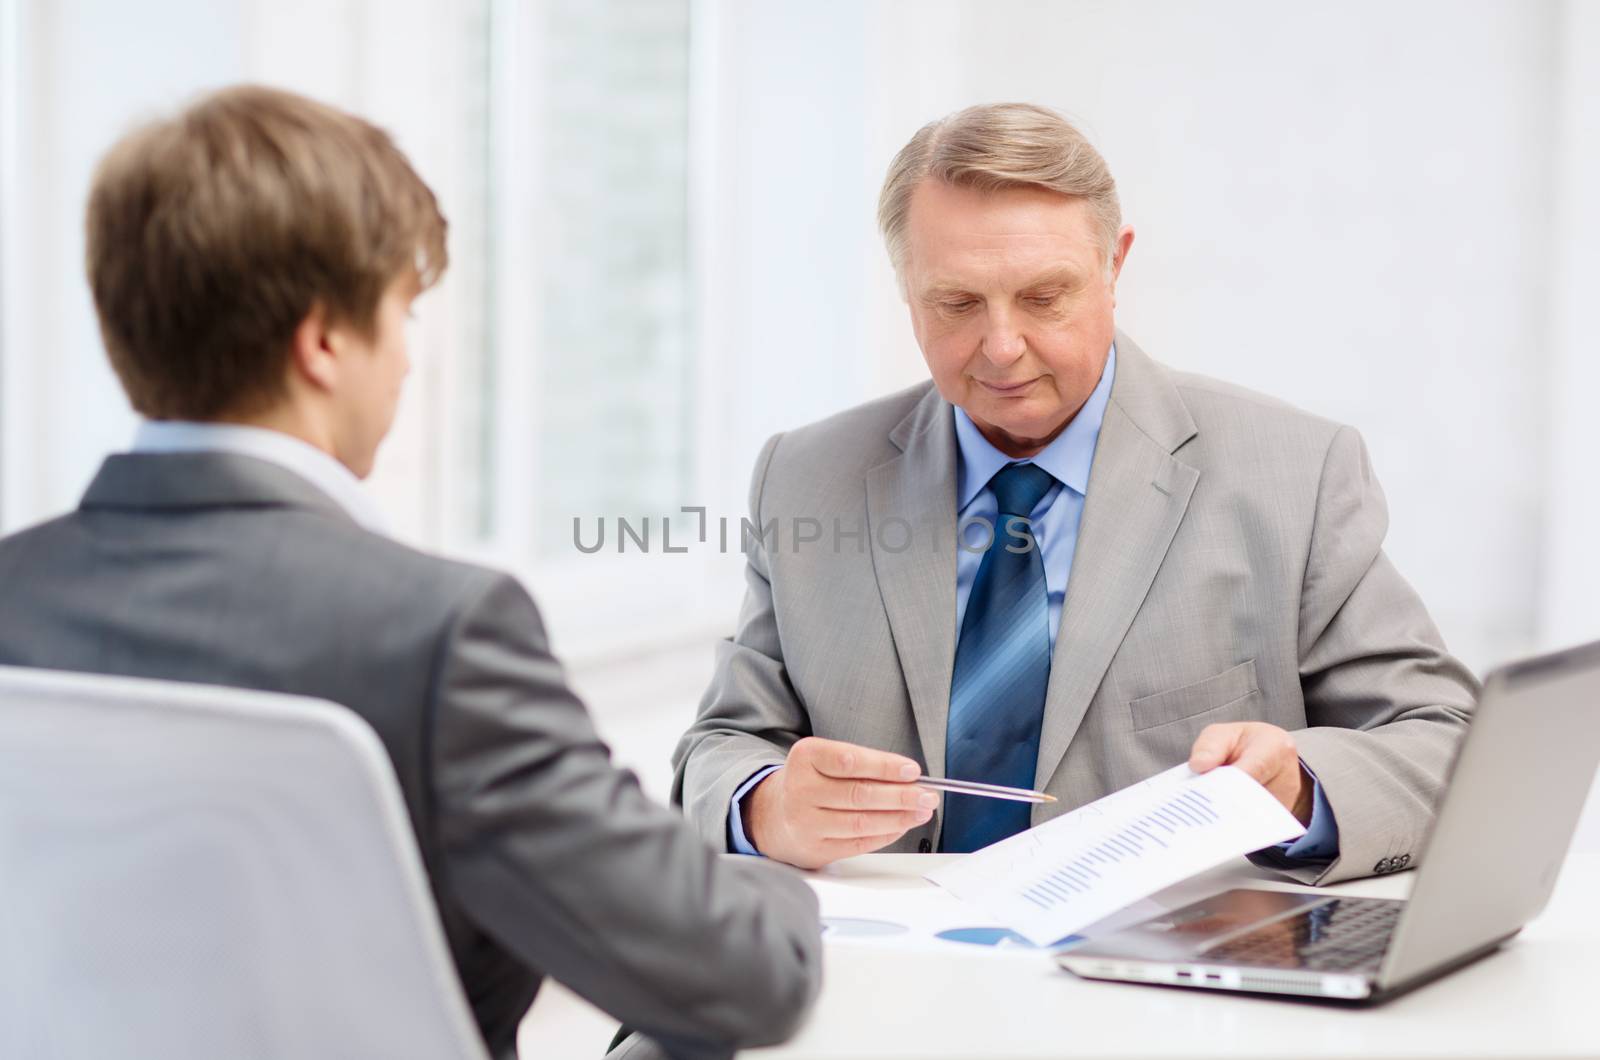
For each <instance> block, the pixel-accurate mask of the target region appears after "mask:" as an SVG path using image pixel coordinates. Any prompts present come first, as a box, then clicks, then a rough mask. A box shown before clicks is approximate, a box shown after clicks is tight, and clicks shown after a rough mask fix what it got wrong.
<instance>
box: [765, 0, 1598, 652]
mask: <svg viewBox="0 0 1600 1060" xmlns="http://www.w3.org/2000/svg"><path fill="white" fill-rule="evenodd" d="M790 18H794V19H797V21H798V19H802V18H803V16H800V14H792V16H790ZM1594 22H1595V14H1594V10H1592V8H1582V5H1573V10H1566V8H1563V6H1560V5H1554V3H1546V5H1526V3H1510V2H1502V3H1470V5H1462V3H1408V5H1392V3H1346V5H1339V6H1338V8H1307V6H1290V5H1274V3H1234V5H1226V6H1224V5H1187V3H1176V2H1174V3H1139V5H1123V3H1070V5H1064V3H1030V2H1024V0H990V2H989V3H981V5H978V3H958V2H954V0H944V2H931V3H930V2H926V0H917V2H910V0H906V2H901V0H894V2H886V3H880V5H875V6H872V24H870V30H869V32H870V40H869V48H867V54H869V59H867V93H866V98H864V101H851V104H850V106H845V107H835V109H832V110H830V115H829V123H830V125H834V126H835V130H837V136H838V139H842V141H853V139H854V138H856V135H858V130H862V128H864V130H866V136H867V151H866V155H867V160H869V165H867V175H861V176H858V178H856V179H870V181H874V183H875V181H877V179H878V175H880V173H882V171H883V167H885V165H886V163H888V159H890V157H891V155H893V152H894V151H896V149H898V147H899V146H901V144H902V143H904V141H906V138H907V136H909V135H910V133H912V131H914V130H915V128H917V126H918V125H920V123H922V122H925V120H928V118H933V117H938V115H941V114H946V112H949V110H954V109H957V107H960V106H965V104H970V102H976V101H994V99H1029V101H1037V102H1045V104H1050V106H1054V107H1058V109H1061V110H1062V112H1066V114H1069V115H1072V117H1074V118H1075V120H1078V122H1080V123H1082V125H1083V128H1085V130H1086V131H1088V133H1090V135H1091V138H1093V139H1094V141H1096V143H1098V146H1099V147H1101V149H1102V152H1104V154H1106V157H1107V160H1109V162H1110V165H1112V170H1114V173H1115V175H1117V178H1118V184H1120V189H1122V195H1123V208H1125V216H1126V219H1128V221H1130V223H1131V224H1133V226H1134V227H1136V231H1138V240H1136V245H1134V251H1133V256H1131V259H1130V264H1128V267H1126V271H1125V272H1123V280H1122V287H1120V291H1118V322H1120V323H1122V325H1123V327H1125V328H1126V330H1128V331H1130V333H1131V335H1133V336H1134V338H1138V339H1139V341H1141V344H1144V346H1146V349H1147V351H1150V352H1152V354H1154V355H1157V357H1160V359H1163V360H1166V362H1170V363H1173V365H1176V367H1182V368H1189V370H1197V371H1206V373H1211V375H1218V376H1222V378H1227V379H1232V381H1235V383H1242V384H1245V386H1253V387H1256V389H1261V391H1266V392H1270V394H1275V395H1280V397H1285V399H1288V400H1291V402H1296V404H1299V405H1302V407H1306V408H1310V410H1314V412H1318V413H1322V415H1326V416H1331V418H1336V420H1341V421H1346V423H1350V424H1355V426H1357V428H1358V429H1360V431H1362V432H1363V436H1365V437H1366V440H1368V445H1370V447H1371V452H1373V458H1374V461H1376V468H1378V472H1379V476H1381V480H1382V482H1384V485H1386V490H1387V493H1389V500H1390V509H1392V528H1390V536H1389V551H1390V554H1392V556H1394V559H1395V562H1397V564H1398V565H1400V568H1402V570H1403V572H1406V575H1408V576H1410V578H1411V580H1413V581H1414V583H1416V586H1418V589H1419V591H1421V594H1422V597H1424V599H1426V600H1427V602H1429V605H1430V608H1432V612H1434V615H1435V620H1437V621H1438V624H1440V626H1442V628H1443V631H1445V634H1446V639H1448V640H1450V642H1451V645H1453V647H1454V648H1456V650H1458V652H1459V653H1461V655H1462V656H1464V658H1466V660H1467V661H1469V663H1470V665H1474V666H1475V668H1478V669H1483V668H1486V666H1488V665H1491V663H1494V661H1499V660H1504V658H1507V656H1510V655H1517V653H1522V652H1526V650H1530V648H1533V647H1538V645H1544V644H1552V642H1560V640H1563V639H1571V637H1576V636H1600V621H1597V620H1600V610H1597V605H1595V599H1597V589H1600V578H1597V576H1595V567H1594V560H1592V559H1589V557H1579V556H1576V552H1587V551H1589V549H1587V548H1586V546H1584V544H1579V541H1592V540H1594V528H1595V525H1597V519H1595V512H1594V511H1592V508H1590V506H1592V504H1594V503H1595V501H1594V500H1592V498H1594V488H1592V487H1594V480H1592V477H1590V474H1592V472H1589V469H1587V466H1581V464H1582V463H1584V461H1582V456H1579V453H1582V452H1584V450H1582V439H1578V437H1571V429H1570V428H1560V431H1562V432H1560V439H1558V440H1555V442H1552V440H1550V437H1547V429H1549V428H1550V424H1557V423H1568V424H1573V426H1578V424H1579V423H1581V420H1579V418H1574V416H1573V413H1571V412H1565V413H1563V412H1562V410H1560V408H1558V404H1566V405H1573V404H1578V402H1582V404H1587V394H1592V392H1594V387H1592V386H1590V387H1587V389H1584V387H1582V386H1579V384H1581V381H1582V379H1584V376H1582V373H1589V371H1592V370H1594V368H1590V367H1587V363H1586V362H1587V360H1589V359H1587V357H1586V355H1584V354H1586V349H1587V347H1586V346H1584V344H1582V339H1581V335H1579V333H1581V322H1579V320H1578V312H1579V311H1578V304H1579V301H1581V298H1582V293H1586V291H1587V290H1592V287H1594V283H1595V280H1597V279H1600V266H1597V264H1595V261H1594V253H1595V251H1594V250H1592V248H1594V245H1595V243H1594V240H1592V239H1578V237H1574V235H1573V231H1574V226H1576V223H1579V221H1584V216H1579V215H1584V211H1589V213H1592V210H1594V207H1592V205H1589V203H1587V202H1584V195H1582V194H1579V192H1578V189H1579V187H1592V186H1595V184H1597V181H1595V179H1594V167H1595V162H1594V151H1595V147H1594V139H1592V136H1590V138H1587V139H1586V138H1584V136H1582V130H1594V114H1592V107H1594V102H1592V99H1594V98H1595V93H1594V83H1592V82H1594V77H1595V74H1594V70H1595V66H1594V62H1592V56H1589V58H1590V62H1589V66H1587V67H1584V66H1582V62H1581V59H1582V58H1584V56H1582V54H1578V53H1576V48H1578V46H1579V45H1576V43H1574V42H1578V40H1589V42H1592V40H1594V37H1595V32H1597V30H1595V26H1594ZM776 38H779V40H789V38H787V37H784V35H781V34H779V35H778V37H776ZM1563 42H1565V43H1563ZM784 46H786V48H787V46H790V45H787V43H786V45H784ZM1560 46H1565V48H1566V50H1568V53H1570V54H1568V67H1566V72H1565V74H1563V72H1562V70H1563V67H1562V66H1560V64H1558V61H1557V59H1558V48H1560ZM1584 46H1586V48H1589V50H1592V48H1594V46H1595V45H1594V43H1587V45H1584ZM781 61H782V62H789V64H797V59H795V58H794V56H787V54H786V56H784V58H782V59H781ZM749 62H750V64H752V66H765V64H766V62H768V59H766V58H765V56H754V58H750V59H749ZM1586 93H1587V94H1586ZM862 102H864V106H862ZM755 106H757V104H755V102H754V101H752V102H747V107H750V109H755ZM816 106H818V107H829V106H830V104H829V99H827V96H819V98H818V101H816ZM1586 107H1587V109H1589V110H1584V109H1586ZM1563 144H1565V146H1563ZM1558 159H1563V162H1562V167H1565V168H1562V173H1563V175H1565V178H1566V179H1565V184H1563V187H1566V189H1568V191H1566V192H1565V199H1563V203H1565V207H1563V208H1565V213H1563V219H1558V221H1557V219H1552V215H1550V202H1552V197H1554V195H1555V194H1557V187H1558V181H1557V179H1555V176H1557V160H1558ZM829 162H830V160H822V162H821V165H827V163H829ZM829 175H830V179H832V173H830V171H829ZM811 176H813V178H814V179H821V178H822V170H821V168H819V167H818V168H813V170H811ZM1586 178H1589V179H1587V181H1586ZM842 205H843V208H845V210H856V208H858V205H856V202H854V199H850V197H846V199H845V200H843V203H842ZM1587 223H1589V224H1594V221H1592V216H1589V218H1587ZM861 239H862V240H864V243H866V245H870V247H872V248H874V250H875V237H874V234H872V232H870V221H867V226H864V231H862V235H861ZM856 259H858V258H856V256H854V255H851V253H842V255H840V261H843V263H854V261H856ZM869 277H870V279H869V283H870V291H869V303H867V307H866V317H867V322H866V328H864V330H862V331H861V341H862V352H864V355H866V357H869V359H870V360H872V362H874V363H875V365H877V370H875V373H874V376H872V386H874V387H877V389H882V391H886V389H890V387H893V386H901V384H904V383H907V381H912V379H915V378H922V373H923V370H922V365H920V360H918V357H917V352H915V347H914V344H912V341H910V335H909V327H907V325H906V319H904V317H906V314H904V307H902V306H901V304H899V301H898V298H896V296H894V290H893V282H891V277H890V272H888V266H886V264H885V263H883V261H882V253H874V256H872V258H870V269H869ZM856 282H859V272H854V271H853V269H851V267H850V266H846V267H845V269H842V272H840V285H838V288H837V290H835V291H834V295H832V296H830V298H829V299H824V304H834V303H837V301H843V299H846V298H851V296H853V291H850V290H845V287H843V285H846V283H856ZM1552 287H1555V288H1558V290H1562V291H1566V293H1568V295H1566V298H1565V301H1563V303H1562V304H1563V306H1566V309H1565V314H1566V315H1565V317H1562V319H1566V317H1571V323H1566V325H1563V327H1565V328H1566V333H1557V325H1555V323H1552V304H1550V291H1552ZM840 404H845V402H840ZM1584 426H1587V424H1584ZM1552 448H1554V450H1555V452H1552ZM1552 498H1555V501H1554V503H1552ZM1557 525H1558V527H1560V528H1555V527H1557ZM1552 535H1554V538H1552ZM1552 544H1554V546H1555V548H1552ZM1547 549H1550V552H1549V554H1550V557H1552V559H1554V557H1555V556H1557V554H1562V556H1565V559H1563V560H1562V562H1563V564H1570V567H1568V568H1566V570H1563V572H1558V573H1555V575H1554V576H1552V575H1550V573H1549V572H1547V565H1546V551H1547ZM1557 610H1558V612H1560V618H1558V620H1557V618H1555V612H1557Z"/></svg>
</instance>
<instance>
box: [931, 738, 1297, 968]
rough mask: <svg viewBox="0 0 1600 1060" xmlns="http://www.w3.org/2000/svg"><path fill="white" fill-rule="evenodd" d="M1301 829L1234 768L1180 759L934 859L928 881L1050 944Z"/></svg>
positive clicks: (1034, 940) (1033, 939)
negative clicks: (1057, 813)
mask: <svg viewBox="0 0 1600 1060" xmlns="http://www.w3.org/2000/svg"><path fill="white" fill-rule="evenodd" d="M1304 834H1305V828H1304V827H1302V826H1301V824H1300V822H1299V821H1297V820H1295V818H1294V815H1293V814H1291V813H1290V812H1289V811H1288V810H1286V809H1284V807H1283V804H1282V803H1280V802H1278V800H1277V799H1275V798H1273V797H1272V795H1271V793H1269V792H1268V791H1267V789H1266V788H1263V787H1262V786H1261V785H1260V784H1258V783H1256V781H1255V780H1253V779H1251V777H1250V776H1249V775H1248V774H1247V773H1244V772H1243V771H1241V770H1239V769H1236V768H1235V767H1233V766H1223V767H1221V768H1219V769H1213V770H1211V771H1210V772H1209V773H1204V774H1198V775H1197V774H1195V773H1193V772H1191V771H1190V769H1189V767H1188V766H1187V765H1181V766H1176V767H1174V768H1172V769H1169V770H1167V771H1166V772H1165V773H1159V774H1157V775H1156V776H1154V777H1151V778H1150V779H1149V780H1146V781H1143V782H1141V783H1138V784H1134V785H1133V786H1131V787H1127V788H1123V789H1122V790H1121V791H1118V792H1114V793H1112V794H1110V795H1107V796H1106V797H1105V798H1103V799H1100V800H1099V801H1098V802H1092V803H1090V804H1089V805H1087V806H1081V807H1079V808H1078V809H1076V810H1073V811H1072V812H1071V813H1068V814H1064V815H1062V816H1061V817H1058V818H1056V819H1055V820H1053V821H1049V822H1047V823H1045V824H1042V825H1040V826H1038V827H1037V828H1030V829H1028V830H1027V831H1026V832H1020V833H1018V834H1017V835H1014V836H1012V837H1011V838H1009V839H1003V840H1001V841H1000V842H998V843H995V844H993V845H992V846H988V847H985V848H983V849H982V850H978V851H974V852H973V853H971V854H968V855H967V856H966V857H964V858H961V859H959V860H957V861H953V862H951V863H949V864H948V865H943V866H940V867H939V868H937V869H934V870H933V871H932V872H929V873H928V874H927V879H929V880H931V881H932V882H934V883H936V884H938V885H939V886H940V887H943V888H944V889H945V890H947V891H949V892H950V893H951V894H954V895H955V896H956V897H958V898H960V899H962V900H963V901H966V902H970V903H972V904H973V905H976V906H978V907H979V908H981V909H983V910H984V911H985V912H986V913H988V914H989V915H990V916H992V917H993V918H994V919H995V920H997V921H999V922H1000V923H1001V924H1004V925H1005V926H1006V927H1008V928H1011V929H1012V930H1013V931H1015V932H1017V933H1018V934H1019V935H1022V936H1023V937H1024V938H1026V939H1028V940H1029V941H1030V942H1032V943H1034V944H1035V945H1039V946H1047V945H1049V944H1050V943H1052V942H1054V941H1056V940H1057V939H1060V938H1063V937H1065V936H1067V935H1070V934H1073V933H1074V932H1077V931H1081V930H1082V929H1083V928H1085V927H1088V926H1089V925H1090V924H1093V923H1095V922H1096V921H1098V920H1100V919H1102V918H1104V917H1106V916H1109V915H1110V914H1112V913H1114V912H1116V911H1117V910H1119V909H1121V908H1122V907H1123V906H1126V905H1130V904H1132V903H1133V902H1136V901H1138V900H1139V899H1141V898H1146V897H1148V896H1150V895H1152V894H1154V893H1155V892H1157V891H1159V890H1161V889H1162V888H1164V887H1170V886H1171V885H1173V884H1175V883H1179V882H1181V881H1183V880H1185V879H1187V878H1189V877H1190V876H1193V875H1194V874H1195V873H1198V872H1204V871H1205V870H1207V869H1210V868H1214V867H1216V866H1217V865H1220V864H1222V863H1223V862H1225V861H1228V860H1231V859H1232V858H1236V857H1240V856H1242V855H1245V854H1248V853H1250V852H1251V851H1253V850H1260V849H1261V848H1263V847H1269V846H1272V845H1273V844H1275V843H1282V842H1285V841H1287V840H1290V839H1297V838H1299V837H1300V836H1302V835H1304Z"/></svg>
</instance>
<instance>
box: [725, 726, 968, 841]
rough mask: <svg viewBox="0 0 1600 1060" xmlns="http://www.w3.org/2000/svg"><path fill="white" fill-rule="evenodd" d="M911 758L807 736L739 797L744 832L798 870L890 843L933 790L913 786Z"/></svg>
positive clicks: (930, 807)
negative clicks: (774, 769) (742, 804)
mask: <svg viewBox="0 0 1600 1060" xmlns="http://www.w3.org/2000/svg"><path fill="white" fill-rule="evenodd" d="M921 775H922V770H921V769H920V768H919V767H918V766H917V764H916V763H915V762H913V761H912V760H911V759H909V758H906V757H905V756H903V755H896V754H890V753H889V752H887V751H874V750H873V749H872V748H870V747H858V746H856V745H855V744H851V743H842V742H840V741H838V740H823V739H819V738H817V737H815V736H808V737H806V738H805V739H804V740H801V741H800V742H799V743H797V744H795V745H794V746H793V747H792V748H790V749H789V757H788V760H787V761H786V762H785V763H784V765H783V767H782V768H780V769H779V770H778V771H777V772H775V773H772V774H769V775H768V776H767V777H766V778H765V779H764V780H762V781H761V783H759V784H757V785H756V786H755V789H754V790H753V791H751V792H750V793H749V794H747V795H746V796H745V798H744V808H743V810H742V816H743V818H744V831H745V835H746V836H748V837H749V839H750V842H751V843H753V844H755V848H756V849H757V850H759V851H761V853H763V854H765V855H766V856H767V857H769V858H773V859H774V860H777V861H786V862H788V863H789V864H791V865H796V866H798V867H800V868H802V869H818V868H821V867H822V866H824V865H826V864H828V863H829V862H833V861H837V860H839V859H840V858H847V857H850V856H852V855H855V854H866V853H869V852H871V851H874V850H877V849H879V848H880V847H885V846H888V845H889V844H890V843H893V842H894V841H895V840H896V839H899V838H900V837H901V836H903V835H905V834H906V832H907V830H909V829H912V828H915V827H916V826H917V825H919V824H924V823H926V822H927V820H928V818H929V817H932V816H933V811H934V808H935V807H937V806H938V805H939V796H937V795H935V794H934V793H933V792H931V791H927V790H925V789H923V788H919V787H916V786H914V785H913V784H912V783H911V781H913V780H915V779H916V778H917V777H919V776H921Z"/></svg>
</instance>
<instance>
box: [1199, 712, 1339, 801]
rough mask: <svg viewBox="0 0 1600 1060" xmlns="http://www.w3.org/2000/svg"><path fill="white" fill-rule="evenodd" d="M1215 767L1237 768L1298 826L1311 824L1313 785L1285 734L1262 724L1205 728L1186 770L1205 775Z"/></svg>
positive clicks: (1233, 723)
mask: <svg viewBox="0 0 1600 1060" xmlns="http://www.w3.org/2000/svg"><path fill="white" fill-rule="evenodd" d="M1218 766H1238V767H1239V768H1240V769H1242V770H1244V771H1245V772H1246V773H1248V774H1250V775H1251V776H1252V777H1254V778H1255V779H1256V781H1257V782H1258V783H1259V784H1260V785H1261V786H1262V787H1264V788H1266V789H1267V790H1268V791H1270V792H1272V796H1273V798H1275V799H1277V800H1278V801H1279V802H1281V803H1283V805H1284V806H1285V807H1287V808H1288V810H1289V812H1290V813H1292V814H1294V816H1295V819H1296V820H1298V821H1299V822H1300V823H1301V824H1310V823H1311V795H1312V792H1313V791H1314V790H1315V785H1314V784H1313V783H1312V780H1311V778H1310V776H1309V775H1307V773H1306V771H1305V767H1304V766H1302V765H1301V764H1300V754H1299V752H1298V751H1296V750H1295V746H1294V737H1293V736H1291V735H1289V733H1288V731H1287V730H1285V729H1280V728H1278V727H1277V726H1276V725H1268V724H1267V723H1266V722H1264V721H1235V722H1228V723H1226V724H1222V725H1207V726H1206V727H1205V728H1204V729H1201V730H1200V736H1199V738H1198V739H1196V740H1195V742H1194V748H1193V749H1192V750H1191V751H1190V752H1189V768H1190V769H1192V770H1194V771H1195V772H1196V773H1208V772H1210V771H1211V770H1213V769H1215V768H1217V767H1218Z"/></svg>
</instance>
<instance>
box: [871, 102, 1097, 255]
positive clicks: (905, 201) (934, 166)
mask: <svg viewBox="0 0 1600 1060" xmlns="http://www.w3.org/2000/svg"><path fill="white" fill-rule="evenodd" d="M929 179H932V180H940V181H944V182H945V183H947V184H953V185H956V186H958V187H972V188H977V189H978V190H980V191H986V192H988V191H999V190H1000V189H1001V188H1014V187H1037V188H1046V189H1048V190H1050V191H1055V192H1060V193H1061V194H1062V195H1070V196H1073V197H1076V198H1081V199H1083V200H1085V201H1086V202H1087V203H1088V204H1089V209H1090V210H1091V211H1092V213H1093V214H1094V219H1095V226H1096V228H1098V229H1099V233H1098V234H1099V236H1100V240H1101V244H1102V256H1103V258H1104V261H1105V265H1106V267H1107V268H1108V269H1109V268H1110V267H1111V264H1112V255H1113V253H1114V252H1115V249H1116V245H1117V231H1118V230H1119V229H1120V228H1121V227H1122V207H1121V206H1120V204H1119V203H1118V201H1117V182H1116V181H1115V180H1112V179H1111V170H1110V169H1109V168H1108V167H1107V166H1106V160H1105V159H1104V158H1102V157H1100V152H1099V151H1096V150H1095V149H1094V145H1093V144H1091V143H1089V141H1088V139H1086V138H1085V137H1084V135H1083V133H1081V132H1079V131H1078V130H1077V129H1076V128H1075V127H1074V126H1073V125H1072V123H1071V122H1069V121H1067V120H1066V119H1065V118H1063V117H1062V116H1061V115H1059V114H1057V113H1056V112H1055V111H1053V110H1051V109H1049V108H1048V107H1041V106H1038V105H1036V104H1033V103H985V104H981V105H979V106H976V107H968V108H967V109H966V110H962V111H957V112H956V113H954V114H951V115H948V116H947V117H944V118H940V119H939V120H938V121H933V122H929V123H928V124H927V125H924V126H923V127H922V128H920V129H918V130H917V134H916V135H915V136H913V137H912V138H911V140H910V141H909V142H908V143H907V144H906V145H905V146H904V147H902V148H901V149H900V153H899V154H897V155H895V156H894V161H893V162H891V163H890V164H889V173H888V175H887V176H886V177H885V178H884V182H883V191H882V193H881V194H880V195H879V196H878V227H879V229H881V230H882V232H883V240H884V243H885V244H886V245H887V247H888V249H889V260H890V261H892V262H893V263H894V268H895V271H896V272H899V271H900V270H901V268H902V267H903V266H904V265H905V242H906V217H907V215H908V214H909V213H910V211H911V195H912V193H913V192H914V191H916V190H917V185H918V184H921V183H922V182H923V181H924V180H929Z"/></svg>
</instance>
